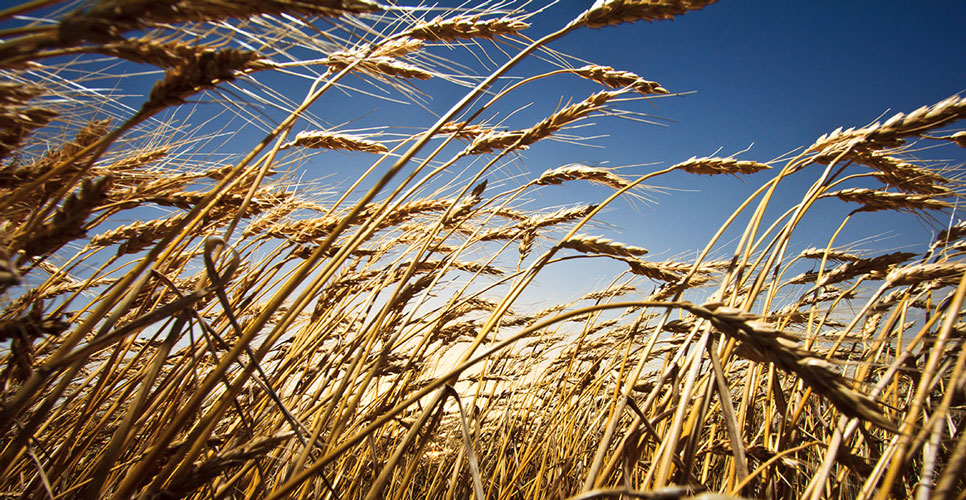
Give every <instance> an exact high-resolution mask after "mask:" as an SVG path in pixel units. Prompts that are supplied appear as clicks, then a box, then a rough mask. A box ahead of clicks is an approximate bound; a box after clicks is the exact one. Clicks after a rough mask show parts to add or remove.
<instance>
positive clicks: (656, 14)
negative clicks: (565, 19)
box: [575, 0, 715, 28]
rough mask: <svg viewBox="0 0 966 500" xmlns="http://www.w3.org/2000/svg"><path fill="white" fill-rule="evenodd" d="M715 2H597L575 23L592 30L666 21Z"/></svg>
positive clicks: (669, 0) (606, 0) (667, 0)
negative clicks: (637, 22)
mask: <svg viewBox="0 0 966 500" xmlns="http://www.w3.org/2000/svg"><path fill="white" fill-rule="evenodd" d="M714 2H715V0H597V1H596V2H594V5H593V6H591V8H590V9H588V10H587V11H586V12H584V13H583V14H582V15H581V16H580V17H578V18H577V20H576V21H575V23H580V24H586V25H587V26H589V27H591V28H601V27H604V26H609V25H614V24H620V23H629V22H636V21H665V20H670V19H674V18H675V17H676V16H679V15H681V14H684V13H686V12H688V11H690V10H697V9H701V8H702V7H705V6H707V5H710V4H712V3H714Z"/></svg>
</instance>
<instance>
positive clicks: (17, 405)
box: [0, 0, 966, 500]
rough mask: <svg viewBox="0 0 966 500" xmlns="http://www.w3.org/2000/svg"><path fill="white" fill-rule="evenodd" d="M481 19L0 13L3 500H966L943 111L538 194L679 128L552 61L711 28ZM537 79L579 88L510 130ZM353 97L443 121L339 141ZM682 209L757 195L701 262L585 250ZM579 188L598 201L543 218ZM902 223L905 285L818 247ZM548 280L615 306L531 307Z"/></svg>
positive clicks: (351, 1) (225, 7)
mask: <svg viewBox="0 0 966 500" xmlns="http://www.w3.org/2000/svg"><path fill="white" fill-rule="evenodd" d="M470 3H471V2H468V3H467V4H465V5H462V6H461V7H460V8H446V9H437V10H433V9H419V8H408V7H407V5H406V4H407V2H404V1H403V0H398V1H396V2H392V1H387V2H385V3H378V2H376V1H374V0H297V1H295V0H262V1H258V2H255V1H249V0H234V1H224V0H92V1H89V2H84V3H80V2H75V1H61V0H31V1H28V2H24V3H22V4H19V5H10V6H8V7H5V8H4V10H0V124H2V129H0V207H2V208H0V287H2V296H0V308H2V315H0V357H2V362H0V384H2V386H0V403H2V404H0V454H2V457H0V468H2V473H0V497H2V498H24V499H37V500H43V499H55V498H56V499H60V498H84V499H95V498H108V499H127V498H139V499H155V498H197V499H221V498H266V499H280V498H327V499H355V498H358V499H367V500H369V499H377V498H387V499H421V498H440V499H463V498H466V499H471V498H476V499H478V500H482V499H483V498H487V499H528V500H529V499H534V500H535V499H548V500H550V499H572V500H577V499H580V500H590V499H599V498H600V499H603V498H624V499H630V498H644V499H677V498H682V499H683V498H705V499H731V498H808V499H820V498H847V499H875V500H883V499H887V498H893V497H895V498H906V497H913V496H914V497H915V498H917V499H933V498H936V499H957V498H958V499H964V498H966V479H964V478H966V470H964V464H966V430H964V426H966V397H964V396H966V348H964V344H963V343H964V339H966V323H964V322H963V318H962V315H963V312H964V309H966V308H964V307H963V300H964V296H966V259H964V255H966V222H964V221H961V220H958V219H956V214H955V212H954V208H955V207H956V206H957V203H959V201H960V198H961V196H962V195H963V193H964V192H966V189H964V183H963V180H962V177H963V176H962V168H961V166H958V165H948V164H938V163H936V162H932V161H923V160H921V159H919V158H917V153H919V152H920V151H923V150H925V149H929V150H930V151H931V150H932V149H933V148H940V150H942V148H945V149H947V150H951V151H955V150H956V149H958V148H963V147H966V132H964V131H962V129H957V127H961V126H962V125H961V124H960V122H959V121H960V120H962V119H963V118H964V117H966V98H963V97H961V96H959V95H953V96H951V97H949V98H947V99H944V100H942V101H939V102H935V103H921V104H922V106H921V107H919V108H918V109H908V110H902V111H901V112H893V113H892V114H890V115H888V116H884V117H880V118H879V119H876V117H874V116H871V117H868V118H869V120H871V121H870V122H869V123H868V124H866V125H859V126H851V127H848V128H847V127H840V128H835V127H838V126H839V124H829V129H828V130H829V132H828V133H825V134H824V135H821V136H820V137H803V138H801V144H800V146H801V147H800V148H798V149H797V150H795V151H794V152H793V153H790V154H788V155H786V156H785V157H783V158H780V159H779V160H771V159H766V160H760V161H756V160H753V159H747V158H745V157H748V156H750V155H747V154H746V155H743V157H742V158H741V159H739V158H737V157H735V156H725V155H720V156H707V155H699V154H695V155H694V156H692V157H691V158H689V159H677V160H673V161H666V159H642V161H651V160H661V161H664V163H661V164H658V165H656V166H649V167H647V169H645V170H640V169H631V170H628V169H617V168H607V167H604V166H594V165H589V164H577V163H575V164H568V165H554V166H551V167H548V168H538V169H535V170H533V171H531V170H529V169H528V168H526V167H524V166H525V165H526V150H527V149H528V148H530V147H534V148H537V147H538V146H537V144H538V143H546V142H547V141H561V142H567V141H577V142H581V141H584V142H587V141H591V142H592V140H593V139H592V137H593V136H594V134H596V133H598V132H597V130H598V129H604V128H605V127H606V126H610V125H613V122H608V121H604V120H597V119H598V118H602V117H613V116H615V115H621V114H622V113H623V111H622V110H625V109H646V108H647V106H649V105H651V103H652V102H657V101H658V100H661V99H667V98H668V97H669V96H673V95H674V92H675V91H673V90H669V89H667V88H665V87H664V86H663V85H662V84H661V83H660V82H655V81H650V80H648V79H647V78H645V77H643V76H640V75H638V74H635V73H633V72H630V71H626V70H622V69H620V68H613V67H610V66H604V65H597V64H593V63H587V62H582V61H578V60H577V59H575V58H570V57H567V56H566V55H565V54H561V53H559V52H556V51H554V50H553V49H551V48H550V45H551V44H552V43H553V42H555V41H557V40H559V39H564V38H566V37H567V36H568V35H570V34H571V33H573V32H576V31H578V30H591V31H593V32H594V33H593V35H594V36H600V37H602V38H605V37H607V33H608V30H609V29H612V27H613V26H615V25H623V24H631V23H636V24H635V29H641V30H646V29H647V28H648V26H651V24H649V23H648V22H646V21H650V22H661V21H667V20H671V19H673V18H676V17H678V16H686V15H688V13H689V12H690V11H695V10H699V9H703V8H705V7H708V6H709V5H710V4H713V3H714V1H713V0H597V1H596V2H594V3H593V4H592V5H589V6H588V8H587V10H586V11H584V12H583V13H582V14H580V15H578V16H577V17H576V18H574V19H573V20H572V21H570V22H569V23H566V24H564V25H562V26H553V27H542V28H541V29H540V30H538V31H540V32H541V33H544V32H545V33H547V34H545V35H543V36H540V37H534V38H531V36H530V35H528V33H529V31H530V30H533V29H534V27H533V26H531V24H532V21H533V20H534V19H538V17H535V15H534V11H536V10H539V6H537V5H531V4H528V3H527V2H511V1H507V2H478V3H479V5H470ZM587 3H588V4H590V2H587ZM409 7H412V5H410V6H409ZM714 7H715V6H710V7H708V8H714ZM638 21H645V22H638ZM457 54H460V55H457ZM532 60H539V61H542V63H543V64H545V65H549V66H550V68H551V69H549V70H546V71H544V70H540V71H535V72H533V73H526V74H523V75H521V74H520V73H521V69H523V70H530V69H532V68H536V67H540V66H533V65H530V64H529V61H532ZM467 61H471V62H467ZM474 61H475V62H478V63H479V64H472V62H474ZM511 75H512V76H511ZM559 78H569V79H576V80H580V81H582V82H583V83H584V84H586V85H590V86H592V87H593V88H594V89H595V90H594V91H593V92H591V93H588V94H583V95H555V94H554V95H552V96H550V98H551V99H552V100H553V99H559V101H558V104H557V106H556V107H555V108H554V107H552V106H553V104H552V103H551V108H550V111H549V112H547V113H545V114H543V115H542V117H541V118H538V119H537V120H534V121H532V122H530V123H531V124H530V125H529V126H522V127H515V126H511V124H514V123H517V121H516V120H512V119H510V118H511V117H513V116H514V113H517V112H518V111H521V110H519V109H517V108H516V107H515V106H516V105H515V104H512V103H513V98H514V95H515V93H518V92H520V91H521V90H520V89H530V88H532V87H537V86H546V87H543V88H549V89H553V87H552V86H550V85H552V83H550V82H552V81H555V79H559ZM283 79H285V80H283ZM281 81H286V82H291V81H294V82H296V83H286V84H285V85H284V86H282V85H280V84H279V83H278V82H281ZM435 85H445V86H446V87H445V88H446V89H450V90H447V91H446V92H448V93H443V92H442V91H440V90H438V89H439V88H443V87H435ZM139 88H140V89H142V90H143V91H136V89H139ZM454 88H455V89H456V90H455V91H453V90H452V89H454ZM132 89H133V90H132ZM550 92H551V93H553V91H552V90H551V91H550ZM430 94H435V95H437V97H436V98H435V99H434V100H433V103H432V104H431V103H430V100H429V96H430ZM451 95H452V96H455V97H454V98H452V99H449V96H451ZM365 99H374V100H382V101H383V102H397V103H399V102H402V103H409V104H408V105H409V106H411V107H412V109H420V108H421V107H423V108H427V107H429V106H431V105H436V103H438V102H439V101H442V102H444V103H445V107H446V108H445V109H444V110H443V111H441V112H439V113H436V116H435V117H434V120H435V122H434V123H432V124H431V125H429V124H427V125H422V126H419V127H413V126H411V125H410V124H397V123H391V122H389V121H388V120H389V119H390V118H392V119H397V118H398V116H392V117H389V116H386V117H385V120H387V121H380V120H381V119H382V118H381V117H380V115H378V114H376V115H375V116H373V117H372V122H373V123H381V124H382V126H378V127H368V126H362V125H360V126H354V125H353V124H352V123H342V124H339V123H338V122H334V121H333V120H334V118H331V117H329V116H327V115H326V113H327V110H330V109H331V110H333V113H334V110H335V109H337V108H338V109H343V110H345V109H355V108H356V107H358V106H359V104H358V103H359V102H368V101H362V100H365ZM544 104H545V103H544ZM358 109H363V108H361V107H359V108H358ZM366 109H368V108H366ZM541 109H543V108H541ZM528 112H529V111H528ZM523 116H527V115H525V114H524V115H523ZM366 123H369V122H368V121H367V122H366ZM617 126H621V127H624V126H629V125H627V124H626V123H621V124H618V125H617ZM604 132H606V131H605V130H604V131H602V132H600V133H604ZM588 138H590V139H588ZM320 165H323V166H324V167H325V168H328V169H330V170H331V171H332V172H336V173H338V174H339V175H341V177H339V178H338V179H337V180H329V179H327V178H326V176H325V175H321V174H318V173H317V172H318V169H319V168H320V167H319V166H320ZM632 171H633V172H635V173H634V174H633V175H631V174H628V172H632ZM309 172H316V173H315V174H310V173H309ZM670 175H691V176H695V178H696V179H697V178H699V177H698V176H721V178H726V179H730V178H734V177H741V178H742V179H743V180H744V182H746V183H747V184H749V185H750V186H751V187H752V189H751V194H750V195H749V196H748V197H747V198H746V199H734V200H732V201H733V203H732V205H731V207H730V210H733V212H729V213H724V214H719V213H710V212H709V213H706V214H703V215H702V218H704V219H706V218H708V217H710V218H712V219H714V223H715V224H716V227H719V229H718V230H717V231H716V232H715V233H714V234H713V236H711V237H710V238H709V239H708V241H707V242H706V244H704V245H702V246H700V247H699V248H694V249H691V251H690V252H688V253H685V254H682V255H688V257H681V258H653V257H651V256H650V255H649V252H648V250H647V249H645V248H644V245H651V244H652V243H650V241H653V239H654V238H659V236H650V238H652V239H651V240H648V239H645V238H642V237H639V236H640V235H627V236H628V239H618V238H615V237H611V236H607V237H605V236H601V235H599V234H598V233H599V232H600V230H601V228H602V227H603V225H602V224H600V223H598V222H597V221H598V220H599V218H600V215H601V214H603V213H606V212H608V211H622V210H628V209H630V208H632V207H633V206H635V204H637V203H648V202H649V200H650V199H651V197H652V196H653V194H654V192H655V190H657V191H659V190H660V188H659V186H660V185H661V182H662V179H665V178H667V177H668V176H670ZM790 183H794V185H795V187H796V190H794V192H795V193H797V194H795V196H794V197H789V196H788V194H787V193H788V192H789V191H788V190H787V189H786V187H787V186H788V185H789V184H790ZM568 185H593V186H595V188H596V189H597V190H596V191H594V192H595V193H604V194H603V196H601V197H600V198H598V199H586V200H579V201H576V202H574V203H571V204H567V205H549V206H539V203H534V202H533V200H535V199H536V200H540V199H541V198H540V195H539V193H543V192H549V191H551V190H554V189H563V188H564V187H565V186H568ZM797 188H801V189H797ZM779 193H781V194H779ZM833 198H834V199H835V200H833ZM832 202H835V203H837V204H836V205H834V206H836V207H841V208H842V210H841V211H840V214H839V215H838V216H837V217H838V218H837V219H828V217H827V211H822V212H821V216H817V215H815V214H816V211H817V209H816V207H817V206H828V204H830V203H832ZM661 203H662V204H665V205H670V206H672V207H673V206H674V203H675V197H674V194H670V195H668V196H667V197H665V198H664V199H662V200H661ZM897 212H904V213H906V214H907V215H908V214H913V215H914V216H915V217H918V220H920V221H921V222H922V223H923V224H926V225H930V227H934V228H935V231H934V233H933V234H934V235H935V236H934V238H933V239H932V240H931V241H924V242H922V246H921V248H922V249H923V250H921V251H920V250H915V251H903V250H896V249H878V250H872V251H856V250H855V248H854V247H851V246H849V245H848V244H847V242H846V241H843V239H844V238H843V237H841V235H840V233H842V231H843V228H844V227H845V226H846V225H847V224H850V223H852V222H851V221H853V220H856V219H860V218H872V217H889V216H890V214H894V213H897ZM815 219H817V220H815ZM863 220H865V219H863ZM813 221H814V222H822V223H823V224H824V225H823V226H822V227H824V228H825V231H826V232H825V233H824V235H823V236H821V237H820V238H819V239H810V241H809V246H808V247H807V248H805V249H804V250H800V247H798V246H797V245H798V244H799V241H800V240H799V239H798V236H799V234H800V233H801V230H800V228H801V227H803V226H805V225H806V224H809V225H811V224H812V223H813ZM950 221H951V222H950ZM810 231H811V230H810ZM809 234H811V233H809ZM732 235H734V237H732ZM906 250H908V249H906ZM569 264H579V265H580V266H585V267H589V268H592V269H597V268H598V267H597V266H599V269H600V271H599V272H600V273H601V274H603V273H610V274H607V275H606V277H605V278H603V279H604V281H603V282H604V283H605V284H604V285H603V286H598V285H597V284H594V283H591V284H590V285H588V286H587V287H586V289H579V290H576V291H574V293H575V294H576V295H574V297H576V298H568V299H566V300H558V297H556V296H552V297H550V298H549V300H547V301H544V302H538V301H536V300H535V299H534V297H536V296H539V295H541V294H542V293H544V292H543V291H544V290H546V288H544V285H542V283H544V280H545V279H546V277H547V276H548V275H552V274H553V273H554V272H555V269H558V268H560V267H561V266H565V265H569ZM615 266H616V267H615ZM614 269H617V271H616V272H613V273H612V272H611V271H612V270H614ZM574 286H575V287H577V285H576V284H575V285H574Z"/></svg>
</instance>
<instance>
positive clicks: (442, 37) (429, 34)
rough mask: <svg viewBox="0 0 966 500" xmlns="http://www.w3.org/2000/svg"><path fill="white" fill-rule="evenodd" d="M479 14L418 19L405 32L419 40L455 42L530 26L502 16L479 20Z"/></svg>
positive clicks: (515, 31)
mask: <svg viewBox="0 0 966 500" xmlns="http://www.w3.org/2000/svg"><path fill="white" fill-rule="evenodd" d="M480 17H481V16H479V15H475V16H455V17H451V18H448V19H444V18H442V17H436V18H435V19H433V20H431V21H420V22H419V23H417V24H416V25H415V26H413V27H412V28H410V29H409V30H408V31H407V34H408V35H409V36H411V37H413V38H418V39H420V40H428V41H433V42H455V41H457V40H460V39H470V38H496V37H500V36H508V35H513V34H515V33H517V32H518V31H522V30H524V29H527V28H529V27H530V25H529V24H527V23H525V22H523V21H522V20H520V19H514V18H509V17H502V18H496V19H487V20H480Z"/></svg>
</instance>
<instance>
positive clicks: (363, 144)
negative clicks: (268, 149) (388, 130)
mask: <svg viewBox="0 0 966 500" xmlns="http://www.w3.org/2000/svg"><path fill="white" fill-rule="evenodd" d="M296 146H298V147H303V148H312V149H341V150H345V151H363V152H366V153H385V152H387V151H389V150H388V149H386V146H383V145H382V144H379V143H378V142H374V141H370V140H368V139H365V138H363V137H359V136H355V135H350V134H340V133H336V132H327V131H325V130H311V131H309V130H306V131H302V132H299V133H298V135H296V136H295V140H294V141H292V142H288V143H286V144H283V145H282V147H281V148H280V149H288V148H293V147H296Z"/></svg>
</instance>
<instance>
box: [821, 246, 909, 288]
mask: <svg viewBox="0 0 966 500" xmlns="http://www.w3.org/2000/svg"><path fill="white" fill-rule="evenodd" d="M913 256H915V254H914V253H909V252H893V253H889V254H885V255H879V256H877V257H872V258H868V259H860V260H856V261H852V262H846V263H845V264H842V265H840V266H838V267H835V268H834V269H832V270H831V271H829V272H827V273H824V275H823V276H822V279H821V280H819V282H818V286H820V287H823V286H828V285H834V284H836V283H841V282H843V281H846V280H850V279H852V278H855V277H857V276H862V275H868V276H869V277H871V278H878V279H881V278H882V277H884V276H885V273H886V271H888V270H889V269H890V268H892V267H893V266H895V265H898V264H901V263H903V262H905V261H907V260H909V259H910V258H912V257H913ZM813 280H814V278H813Z"/></svg>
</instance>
